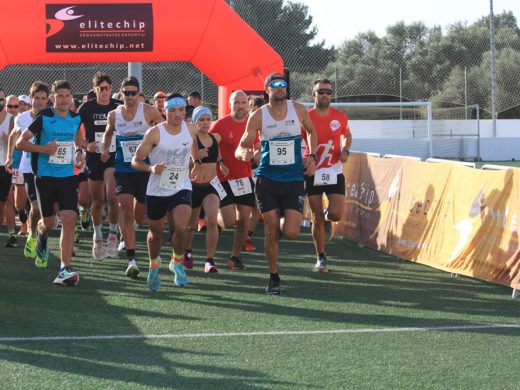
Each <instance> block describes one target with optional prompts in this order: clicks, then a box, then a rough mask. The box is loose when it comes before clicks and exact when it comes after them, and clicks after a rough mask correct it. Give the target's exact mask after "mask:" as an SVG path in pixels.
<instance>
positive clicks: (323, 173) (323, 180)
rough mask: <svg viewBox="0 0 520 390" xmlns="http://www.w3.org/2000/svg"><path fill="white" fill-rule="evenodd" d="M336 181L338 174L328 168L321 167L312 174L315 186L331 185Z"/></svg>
mask: <svg viewBox="0 0 520 390" xmlns="http://www.w3.org/2000/svg"><path fill="white" fill-rule="evenodd" d="M337 183H338V174H337V173H336V172H334V171H332V170H331V169H330V168H321V169H318V170H317V171H316V173H315V174H314V185H315V186H331V185H334V184H337Z"/></svg>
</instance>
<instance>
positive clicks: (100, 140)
mask: <svg viewBox="0 0 520 390" xmlns="http://www.w3.org/2000/svg"><path fill="white" fill-rule="evenodd" d="M103 134H105V133H103V132H101V131H98V132H96V135H95V137H96V138H95V141H96V153H103ZM115 151H116V137H114V136H112V141H111V142H110V148H108V152H109V153H114V152H115Z"/></svg>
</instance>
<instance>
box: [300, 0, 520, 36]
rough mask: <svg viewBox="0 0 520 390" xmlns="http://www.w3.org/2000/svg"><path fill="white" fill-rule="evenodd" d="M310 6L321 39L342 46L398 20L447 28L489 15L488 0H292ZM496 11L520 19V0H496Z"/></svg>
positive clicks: (379, 34)
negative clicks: (359, 35)
mask: <svg viewBox="0 0 520 390" xmlns="http://www.w3.org/2000/svg"><path fill="white" fill-rule="evenodd" d="M292 1H293V2H298V3H303V4H305V5H307V6H308V7H309V14H310V15H311V16H312V19H313V25H315V26H316V27H317V28H318V36H317V40H318V42H319V41H321V40H325V44H326V46H332V45H335V46H339V45H340V44H341V43H342V42H343V41H345V40H346V39H352V38H354V37H355V36H356V34H358V33H360V32H366V31H368V30H373V31H375V32H376V34H377V35H378V36H380V37H381V36H383V35H385V32H386V28H387V27H388V26H391V25H393V24H395V23H397V22H399V21H404V22H405V23H406V24H410V23H412V22H419V21H422V22H423V23H424V24H425V25H426V26H428V27H432V26H434V25H440V26H442V27H447V26H448V25H450V24H452V23H455V22H468V23H469V24H471V23H473V22H475V21H476V20H478V19H480V18H481V17H482V16H485V15H489V10H490V9H489V4H490V1H489V0H355V1H351V0H292ZM493 10H494V13H495V14H499V13H501V12H502V11H512V12H513V14H514V15H515V17H516V18H517V20H518V21H519V22H520V0H494V1H493Z"/></svg>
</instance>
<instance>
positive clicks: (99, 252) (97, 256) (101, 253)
mask: <svg viewBox="0 0 520 390" xmlns="http://www.w3.org/2000/svg"><path fill="white" fill-rule="evenodd" d="M105 257H107V255H106V251H105V243H104V242H103V240H95V241H94V243H93V244H92V258H93V259H94V260H98V261H99V260H103V259H104V258H105Z"/></svg>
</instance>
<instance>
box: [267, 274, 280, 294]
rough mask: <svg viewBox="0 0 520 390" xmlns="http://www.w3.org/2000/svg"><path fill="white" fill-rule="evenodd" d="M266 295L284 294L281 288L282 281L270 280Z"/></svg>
mask: <svg viewBox="0 0 520 390" xmlns="http://www.w3.org/2000/svg"><path fill="white" fill-rule="evenodd" d="M265 293H266V294H270V295H275V294H276V295H278V294H281V293H282V287H281V286H280V280H274V279H271V278H269V281H268V282H267V287H266V288H265Z"/></svg>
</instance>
